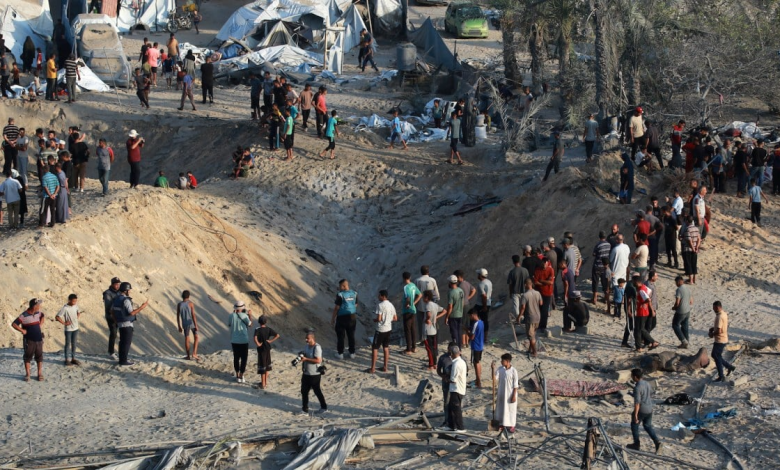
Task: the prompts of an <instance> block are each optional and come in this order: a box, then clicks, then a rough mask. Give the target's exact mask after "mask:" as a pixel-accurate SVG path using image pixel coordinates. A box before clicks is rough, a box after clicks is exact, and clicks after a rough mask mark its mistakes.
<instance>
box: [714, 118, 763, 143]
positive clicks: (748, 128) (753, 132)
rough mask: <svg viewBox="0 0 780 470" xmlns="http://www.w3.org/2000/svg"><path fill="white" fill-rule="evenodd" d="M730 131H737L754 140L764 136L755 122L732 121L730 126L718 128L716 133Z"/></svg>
mask: <svg viewBox="0 0 780 470" xmlns="http://www.w3.org/2000/svg"><path fill="white" fill-rule="evenodd" d="M731 129H739V130H740V131H741V132H742V135H744V136H747V137H752V138H754V139H760V138H762V137H763V136H764V135H763V134H762V133H761V130H760V129H759V128H758V126H756V123H755V122H742V121H734V122H732V123H730V124H726V125H725V126H724V127H721V128H718V132H719V133H722V132H726V131H728V130H731Z"/></svg>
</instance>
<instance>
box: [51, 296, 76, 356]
mask: <svg viewBox="0 0 780 470" xmlns="http://www.w3.org/2000/svg"><path fill="white" fill-rule="evenodd" d="M78 299H79V298H78V296H77V295H76V294H70V295H69V296H68V303H67V304H65V305H63V307H62V308H61V309H60V311H59V313H57V316H56V317H54V319H55V320H57V321H58V322H60V323H61V324H62V325H63V326H65V348H64V355H65V365H66V366H69V365H71V364H72V365H74V366H80V365H81V363H80V362H79V361H77V360H76V338H77V337H78V333H79V318H81V313H82V312H81V309H80V308H79V306H78V301H79V300H78ZM68 349H70V359H68Z"/></svg>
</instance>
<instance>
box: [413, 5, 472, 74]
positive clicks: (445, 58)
mask: <svg viewBox="0 0 780 470" xmlns="http://www.w3.org/2000/svg"><path fill="white" fill-rule="evenodd" d="M408 37H409V41H411V42H412V43H413V44H414V45H415V46H417V54H418V55H419V56H420V57H422V58H424V59H425V60H426V61H427V62H430V63H432V64H435V65H443V66H444V67H446V68H447V69H449V70H457V69H459V68H460V64H459V63H458V62H457V60H455V55H454V54H453V53H452V52H451V51H450V48H449V47H447V44H445V43H444V40H442V38H441V35H440V34H439V32H438V31H436V28H435V27H434V26H433V22H432V21H431V18H430V17H428V19H426V20H425V21H424V22H423V24H422V25H421V26H420V27H419V28H418V29H416V30H414V31H410V32H409V33H408Z"/></svg>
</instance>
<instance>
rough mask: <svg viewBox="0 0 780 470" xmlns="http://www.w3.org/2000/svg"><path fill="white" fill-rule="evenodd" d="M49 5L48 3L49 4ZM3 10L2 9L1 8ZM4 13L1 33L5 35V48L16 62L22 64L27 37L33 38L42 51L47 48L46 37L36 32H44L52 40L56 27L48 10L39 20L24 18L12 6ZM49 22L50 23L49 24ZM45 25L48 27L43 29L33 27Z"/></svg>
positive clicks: (7, 7)
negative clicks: (23, 48)
mask: <svg viewBox="0 0 780 470" xmlns="http://www.w3.org/2000/svg"><path fill="white" fill-rule="evenodd" d="M47 5H48V3H47ZM0 8H2V7H0ZM0 11H2V13H1V14H2V23H0V33H2V34H3V39H4V40H5V47H7V48H8V49H9V50H10V51H11V53H13V55H14V57H16V60H18V61H20V62H19V63H21V56H22V47H23V46H24V41H25V40H26V39H27V36H30V38H32V40H33V43H34V44H35V47H40V48H41V50H42V51H45V50H47V48H46V37H44V36H43V35H40V34H38V33H37V32H36V31H39V32H40V31H43V32H45V33H44V34H45V35H47V36H48V37H49V38H51V35H52V33H53V30H54V26H53V25H52V23H51V15H50V14H49V10H48V8H47V9H46V11H45V13H44V14H43V15H41V16H39V17H38V18H32V19H30V18H28V17H26V16H24V15H23V14H22V13H21V12H20V11H18V10H17V9H16V8H14V7H12V6H6V7H5V8H4V9H3V10H0ZM47 21H48V23H47ZM35 24H44V25H48V26H44V27H42V29H37V30H36V29H33V27H32V25H35Z"/></svg>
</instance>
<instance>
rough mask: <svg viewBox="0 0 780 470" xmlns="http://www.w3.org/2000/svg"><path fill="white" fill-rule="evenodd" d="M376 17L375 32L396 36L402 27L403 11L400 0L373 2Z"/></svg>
mask: <svg viewBox="0 0 780 470" xmlns="http://www.w3.org/2000/svg"><path fill="white" fill-rule="evenodd" d="M371 7H372V9H373V11H372V14H373V15H374V19H375V20H374V22H373V26H374V32H377V31H378V32H380V33H385V34H392V35H395V34H397V33H398V31H399V28H400V27H401V21H402V18H403V11H402V9H401V1H400V0H375V1H372V2H371Z"/></svg>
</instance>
